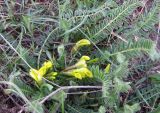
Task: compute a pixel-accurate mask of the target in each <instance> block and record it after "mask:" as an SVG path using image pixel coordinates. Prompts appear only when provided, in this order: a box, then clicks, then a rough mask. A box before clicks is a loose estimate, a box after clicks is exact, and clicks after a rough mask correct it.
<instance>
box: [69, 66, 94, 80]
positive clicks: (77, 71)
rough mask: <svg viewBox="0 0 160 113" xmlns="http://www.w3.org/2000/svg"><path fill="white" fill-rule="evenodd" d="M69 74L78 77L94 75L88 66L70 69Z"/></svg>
mask: <svg viewBox="0 0 160 113" xmlns="http://www.w3.org/2000/svg"><path fill="white" fill-rule="evenodd" d="M68 74H69V75H72V76H74V77H76V78H78V79H82V78H86V77H89V78H92V77H93V75H92V72H91V71H90V70H89V69H87V68H79V69H73V70H70V71H69V72H68Z"/></svg>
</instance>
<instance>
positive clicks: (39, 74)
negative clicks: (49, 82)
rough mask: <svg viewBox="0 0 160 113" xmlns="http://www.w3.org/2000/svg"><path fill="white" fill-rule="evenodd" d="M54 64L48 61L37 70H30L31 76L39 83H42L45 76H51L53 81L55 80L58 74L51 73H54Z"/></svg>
mask: <svg viewBox="0 0 160 113" xmlns="http://www.w3.org/2000/svg"><path fill="white" fill-rule="evenodd" d="M52 68H53V64H52V62H51V61H47V62H44V63H43V66H42V67H41V68H40V69H38V70H36V69H33V68H32V69H30V73H29V74H30V76H31V77H32V78H33V79H34V80H35V81H36V82H37V83H38V84H40V83H42V78H43V77H44V76H49V77H51V78H52V79H55V77H56V75H57V72H50V71H52Z"/></svg>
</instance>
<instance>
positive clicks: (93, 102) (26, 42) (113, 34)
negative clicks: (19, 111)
mask: <svg viewBox="0 0 160 113" xmlns="http://www.w3.org/2000/svg"><path fill="white" fill-rule="evenodd" d="M48 3H49V4H48V6H45V5H44V4H43V3H39V2H38V0H37V1H33V0H31V1H30V2H29V1H24V0H22V1H21V2H19V3H18V2H15V1H4V4H3V5H2V6H1V7H0V14H1V16H0V19H1V20H0V24H1V26H0V32H1V33H0V52H1V53H2V54H0V65H2V66H1V67H2V69H0V74H2V79H4V80H8V81H9V82H6V81H5V82H2V84H7V85H8V88H7V89H6V90H5V91H6V93H7V91H8V93H9V94H10V95H11V96H12V94H13V95H18V96H20V97H21V98H22V100H24V105H22V106H23V107H24V108H25V111H28V112H35V113H44V112H51V113H52V112H54V113H105V112H113V113H135V112H137V111H139V110H140V105H141V104H142V105H143V104H145V105H147V106H148V107H149V108H151V110H154V109H156V108H157V110H158V109H159V106H158V105H155V104H156V102H157V99H158V98H159V76H158V75H159V73H158V72H156V73H157V74H154V75H149V76H150V77H148V76H145V77H144V76H143V74H145V75H146V74H148V71H150V70H151V68H152V67H151V66H154V65H153V64H152V63H154V62H156V60H159V58H160V53H158V50H157V44H158V39H157V40H156V41H153V40H151V39H150V36H151V35H156V37H158V36H159V31H158V32H157V28H158V27H157V25H158V24H159V22H158V21H159V20H158V19H159V18H158V15H159V12H160V3H159V1H156V0H152V3H151V4H150V7H149V6H147V4H148V3H144V1H142V0H124V2H122V1H121V0H120V2H118V1H117V0H57V1H56V0H53V1H52V2H51V3H50V2H48ZM139 9H140V10H141V11H139ZM137 12H138V13H137ZM158 30H159V29H158ZM80 39H87V40H88V41H90V43H91V45H90V46H87V47H86V48H82V49H81V50H78V49H77V51H76V52H75V53H72V48H73V47H74V45H75V43H76V42H77V41H79V40H80ZM1 45H2V46H1ZM1 50H2V51H1ZM84 55H88V56H89V57H90V58H91V60H90V61H87V60H86V61H85V60H83V61H82V62H80V66H79V67H80V68H83V70H81V73H77V72H75V73H74V76H73V75H72V76H71V75H70V74H68V73H66V72H70V73H71V72H72V71H73V70H76V69H79V68H78V67H76V65H75V64H76V62H79V61H80V58H81V57H82V56H84ZM48 59H49V60H50V61H51V62H52V63H53V69H50V71H51V72H57V73H58V75H57V76H56V79H49V78H51V77H53V76H51V77H46V76H47V75H45V74H43V76H41V73H43V72H41V73H39V72H40V71H38V73H36V74H35V76H37V77H39V76H41V79H42V84H37V83H36V82H35V81H34V79H33V78H32V77H31V76H30V77H29V75H30V74H29V71H30V69H33V67H34V69H35V70H39V69H40V68H39V67H40V65H41V64H42V62H45V61H47V60H48ZM137 59H140V60H138V61H137ZM143 59H145V61H144V60H143ZM148 61H151V62H148ZM150 63H151V64H150ZM141 64H142V65H143V64H145V65H147V66H141ZM108 65H109V67H107V68H105V67H106V66H108ZM1 67H0V68H1ZM8 67H10V69H9V68H8ZM44 67H45V66H44ZM86 69H87V71H85V70H86ZM43 71H44V72H45V73H46V68H44V70H43ZM81 74H82V75H83V76H85V77H81V78H83V79H82V80H81V79H77V78H78V76H82V75H81ZM6 75H9V76H6ZM89 75H90V78H89V77H87V76H89ZM92 75H93V78H92ZM139 75H142V76H143V77H142V78H141V79H140V80H136V79H135V78H134V77H135V76H139ZM130 77H132V78H133V79H135V80H134V81H132V80H130V79H129V78H130ZM144 82H145V83H147V85H145V87H144V88H139V87H138V86H141V85H142V86H143V84H144ZM150 82H151V83H150ZM0 83H1V81H0ZM137 85H138V86H137ZM89 86H93V87H92V88H87V87H89ZM132 91H133V93H131V94H130V92H132ZM123 96H124V97H125V98H124V97H123ZM127 96H129V97H128V98H127ZM16 97H17V96H16ZM137 103H140V105H139V104H137ZM141 107H142V106H141ZM25 111H24V112H25ZM155 111H156V110H155Z"/></svg>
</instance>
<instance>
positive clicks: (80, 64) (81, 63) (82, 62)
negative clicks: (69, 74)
mask: <svg viewBox="0 0 160 113" xmlns="http://www.w3.org/2000/svg"><path fill="white" fill-rule="evenodd" d="M87 60H90V58H89V56H82V57H81V58H80V60H79V61H78V62H77V63H76V64H75V67H76V68H81V67H87V64H86V61H87Z"/></svg>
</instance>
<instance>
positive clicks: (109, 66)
mask: <svg viewBox="0 0 160 113" xmlns="http://www.w3.org/2000/svg"><path fill="white" fill-rule="evenodd" d="M110 68H111V64H108V65H107V66H106V68H105V72H106V73H109V72H110Z"/></svg>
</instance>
